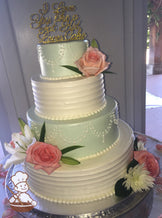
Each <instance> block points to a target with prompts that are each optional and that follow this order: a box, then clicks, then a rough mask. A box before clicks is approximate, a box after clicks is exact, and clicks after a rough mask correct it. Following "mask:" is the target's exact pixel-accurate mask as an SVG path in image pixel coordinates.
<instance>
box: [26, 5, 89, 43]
mask: <svg viewBox="0 0 162 218" xmlns="http://www.w3.org/2000/svg"><path fill="white" fill-rule="evenodd" d="M51 11H52V13H53V16H48V14H49V13H50V12H51ZM75 11H76V6H74V5H70V6H66V5H65V2H59V3H58V2H57V3H53V4H51V7H50V4H49V3H47V2H45V3H43V7H42V9H39V11H38V13H34V14H32V15H31V16H30V20H31V25H30V26H31V28H32V29H37V30H38V39H39V43H42V44H47V43H53V42H63V41H73V40H84V39H85V38H86V35H87V34H86V33H84V32H83V30H82V28H81V26H80V25H81V21H80V17H79V15H77V14H73V15H69V14H68V13H71V14H72V13H74V12H75Z"/></svg>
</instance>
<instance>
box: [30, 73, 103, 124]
mask: <svg viewBox="0 0 162 218" xmlns="http://www.w3.org/2000/svg"><path fill="white" fill-rule="evenodd" d="M32 89H33V95H34V102H35V112H36V114H37V115H38V116H40V117H43V118H46V119H51V120H54V119H55V120H65V119H75V118H80V117H86V116H89V115H92V114H95V113H97V112H98V111H100V110H102V109H103V108H104V107H105V105H106V100H105V90H104V83H103V75H102V74H100V75H98V76H96V77H95V76H93V77H89V78H85V77H81V78H77V79H68V80H60V81H53V80H52V81H48V80H43V79H41V78H39V77H36V78H34V77H33V78H32Z"/></svg>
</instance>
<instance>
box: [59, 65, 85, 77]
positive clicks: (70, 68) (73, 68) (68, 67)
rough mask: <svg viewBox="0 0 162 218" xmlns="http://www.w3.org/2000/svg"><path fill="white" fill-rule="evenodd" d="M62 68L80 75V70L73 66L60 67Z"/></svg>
mask: <svg viewBox="0 0 162 218" xmlns="http://www.w3.org/2000/svg"><path fill="white" fill-rule="evenodd" d="M62 67H65V68H67V69H69V70H72V71H74V72H76V73H79V74H81V75H82V72H80V70H79V69H78V68H77V67H73V66H69V65H62Z"/></svg>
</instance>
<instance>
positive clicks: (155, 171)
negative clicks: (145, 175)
mask: <svg viewBox="0 0 162 218" xmlns="http://www.w3.org/2000/svg"><path fill="white" fill-rule="evenodd" d="M134 159H135V160H136V161H138V162H139V164H144V168H145V169H146V170H148V171H149V173H150V176H152V177H154V178H155V177H157V176H158V175H159V172H160V169H159V163H158V161H157V159H156V158H155V157H154V155H153V154H151V153H149V152H148V151H134Z"/></svg>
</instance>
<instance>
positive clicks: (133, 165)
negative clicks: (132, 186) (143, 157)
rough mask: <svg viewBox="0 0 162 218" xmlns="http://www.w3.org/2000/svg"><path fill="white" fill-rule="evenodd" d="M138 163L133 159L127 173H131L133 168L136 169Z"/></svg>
mask: <svg viewBox="0 0 162 218" xmlns="http://www.w3.org/2000/svg"><path fill="white" fill-rule="evenodd" d="M137 164H139V163H138V161H136V160H135V159H133V160H132V161H131V162H130V163H129V164H128V167H127V173H128V172H129V169H130V168H131V167H132V168H134V167H135V166H136V165H137Z"/></svg>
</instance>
